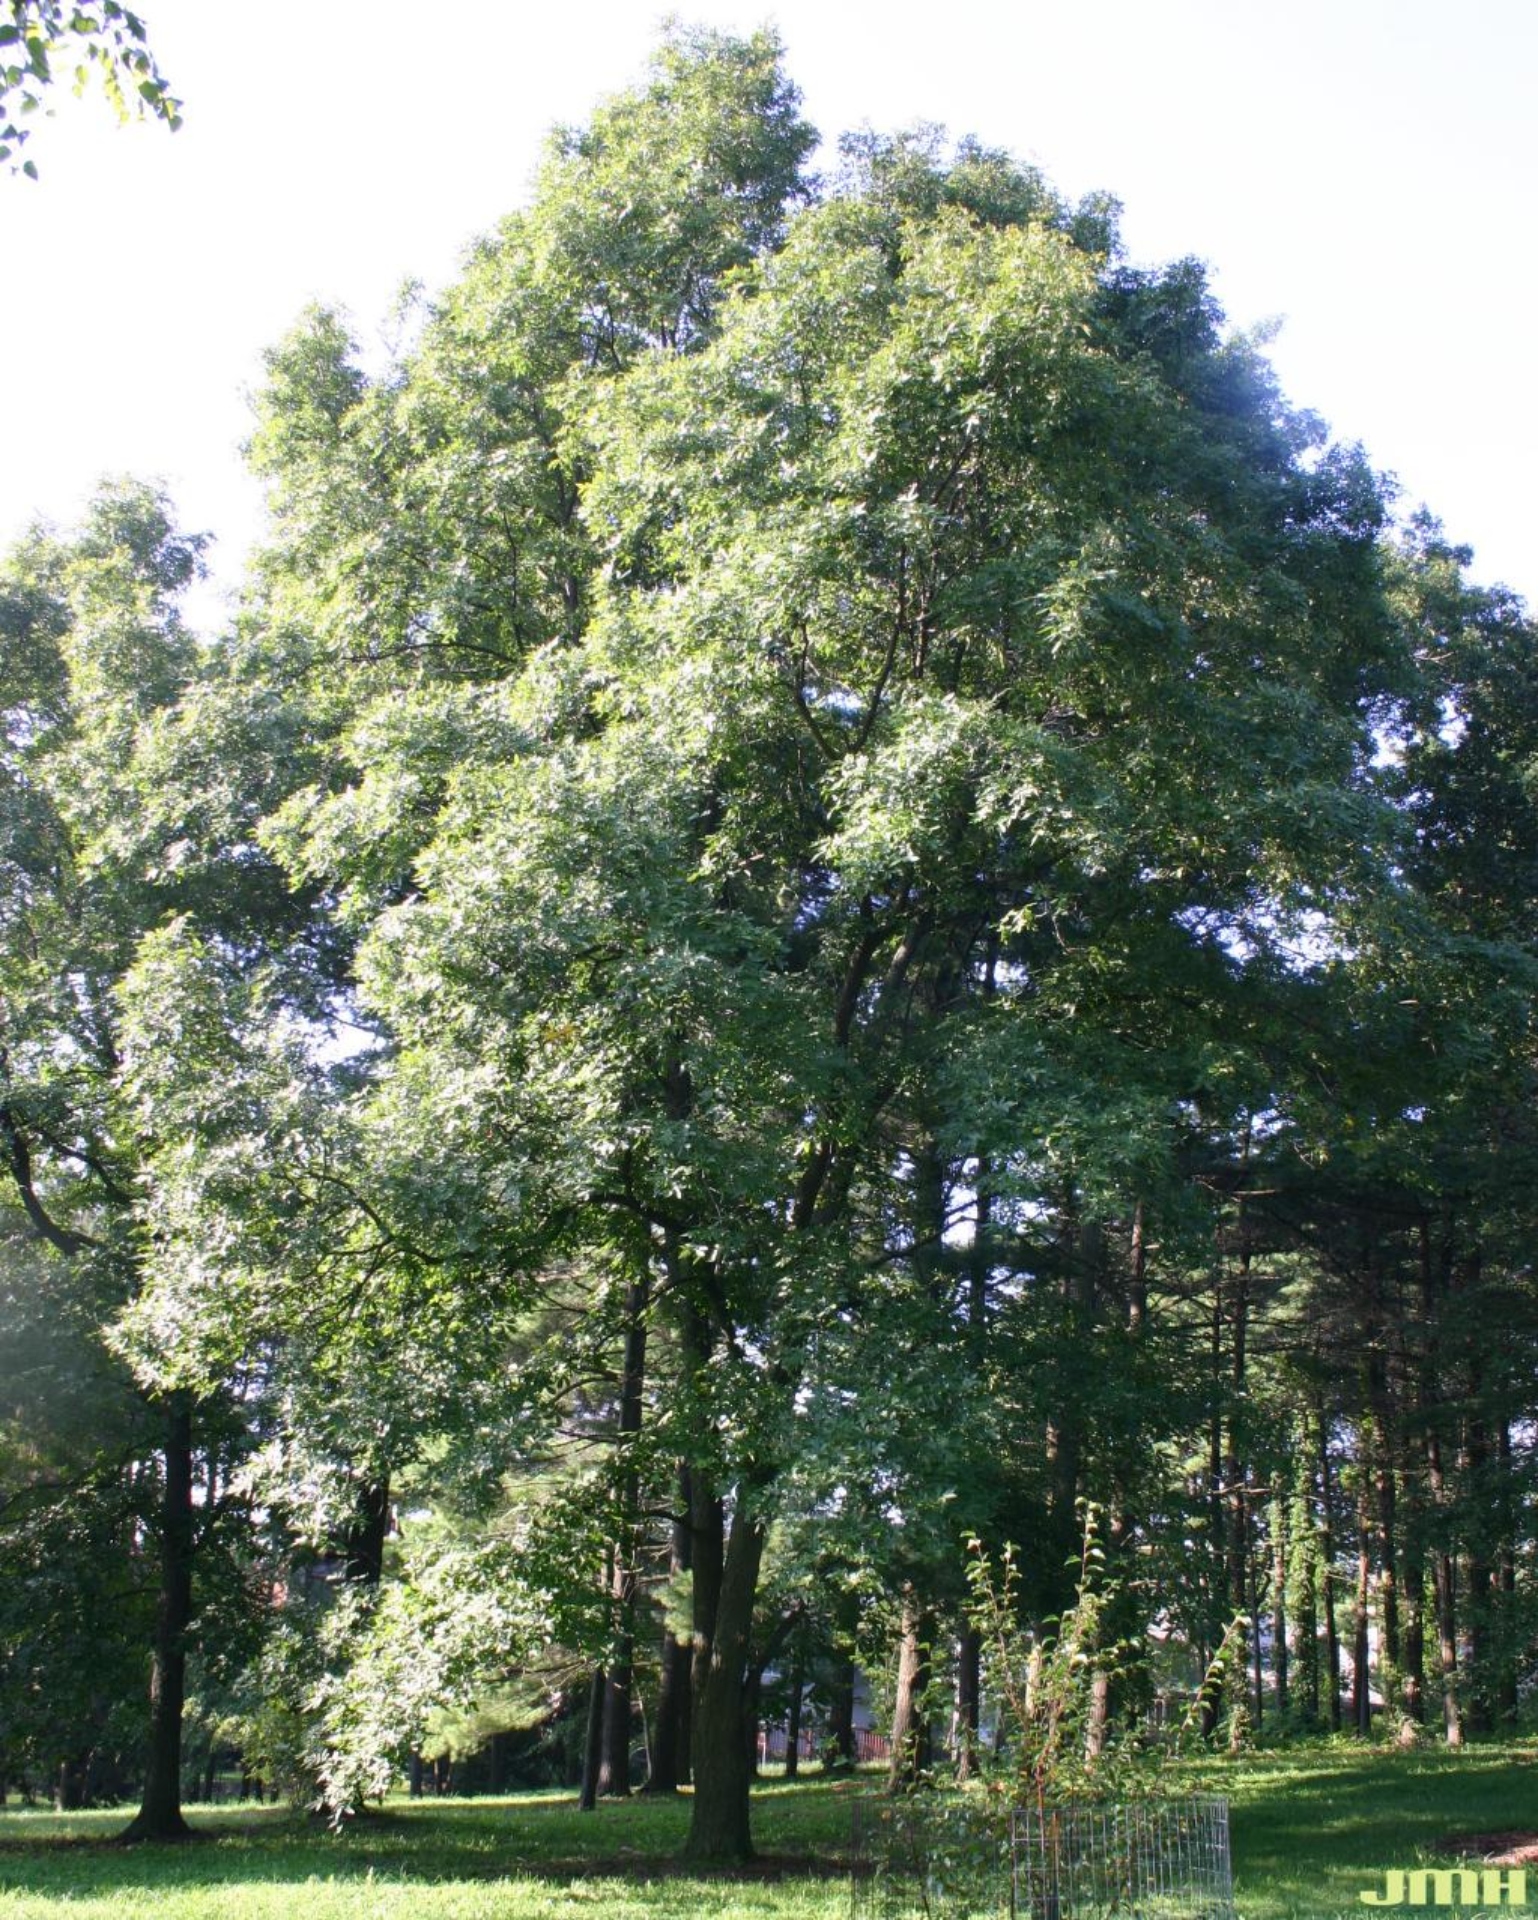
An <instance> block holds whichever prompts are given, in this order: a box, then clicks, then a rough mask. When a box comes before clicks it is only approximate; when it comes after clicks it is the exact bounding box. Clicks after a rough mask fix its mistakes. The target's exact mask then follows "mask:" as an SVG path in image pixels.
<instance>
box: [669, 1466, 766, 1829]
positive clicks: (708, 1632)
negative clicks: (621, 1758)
mask: <svg viewBox="0 0 1538 1920" xmlns="http://www.w3.org/2000/svg"><path fill="white" fill-rule="evenodd" d="M694 1477H695V1480H696V1482H699V1481H700V1480H701V1479H702V1477H703V1476H701V1475H700V1473H699V1472H698V1470H696V1473H695V1476H694ZM694 1510H695V1514H696V1520H697V1524H696V1527H695V1537H694V1544H695V1587H694V1598H695V1616H694V1617H695V1630H694V1674H693V1688H694V1728H693V1737H692V1749H693V1757H694V1799H693V1803H692V1807H691V1813H690V1820H689V1837H688V1839H687V1841H686V1842H685V1845H684V1853H685V1857H686V1858H688V1859H690V1860H694V1861H698V1862H701V1863H705V1862H711V1863H717V1862H719V1863H729V1862H737V1861H744V1860H750V1859H752V1857H753V1840H752V1834H751V1831H750V1825H749V1811H748V1791H749V1786H750V1778H749V1773H748V1746H747V1724H746V1721H747V1716H746V1713H745V1710H744V1698H743V1695H744V1689H745V1686H746V1682H747V1677H748V1641H749V1636H750V1634H751V1632H752V1628H753V1601H754V1597H755V1595H756V1594H757V1591H758V1572H759V1568H760V1566H761V1565H762V1563H763V1555H764V1538H765V1534H764V1528H763V1526H762V1525H761V1524H760V1523H759V1522H758V1521H757V1520H752V1519H749V1518H747V1517H746V1516H745V1515H743V1514H742V1513H738V1514H737V1515H736V1517H735V1518H734V1520H733V1522H732V1529H731V1538H730V1540H729V1541H726V1542H725V1543H723V1541H722V1531H723V1526H724V1520H723V1505H722V1502H721V1501H720V1500H719V1499H716V1498H713V1497H712V1495H711V1494H710V1492H709V1490H708V1489H707V1488H703V1487H701V1488H699V1490H698V1492H697V1494H696V1498H695V1501H694ZM712 1515H713V1516H714V1526H713V1529H712V1528H711V1526H710V1525H709V1524H708V1522H709V1521H710V1518H711V1516H712ZM701 1520H704V1521H706V1522H707V1525H706V1526H705V1527H704V1528H703V1529H702V1527H701V1526H700V1524H698V1522H699V1521H701ZM702 1531H703V1533H704V1537H703V1538H702ZM712 1564H714V1565H715V1566H718V1567H719V1568H720V1574H719V1577H718V1579H716V1580H714V1581H713V1580H712V1579H711V1578H710V1576H709V1569H710V1567H711V1566H712ZM702 1570H705V1578H703V1579H702V1578H701V1572H702ZM712 1587H714V1592H711V1588H712Z"/></svg>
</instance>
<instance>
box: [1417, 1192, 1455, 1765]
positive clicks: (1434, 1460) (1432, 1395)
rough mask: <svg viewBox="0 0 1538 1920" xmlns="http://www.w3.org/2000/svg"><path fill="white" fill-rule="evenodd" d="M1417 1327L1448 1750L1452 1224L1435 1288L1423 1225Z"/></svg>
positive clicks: (1451, 1691) (1451, 1709) (1447, 1223)
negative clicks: (1423, 1344) (1445, 1389)
mask: <svg viewBox="0 0 1538 1920" xmlns="http://www.w3.org/2000/svg"><path fill="white" fill-rule="evenodd" d="M1420 1241H1421V1262H1420V1265H1421V1276H1420V1278H1421V1323H1422V1325H1423V1326H1424V1327H1425V1328H1426V1329H1427V1333H1428V1344H1427V1349H1426V1354H1425V1358H1424V1361H1423V1364H1422V1368H1421V1378H1420V1412H1421V1418H1422V1420H1423V1421H1424V1423H1425V1435H1426V1437H1425V1449H1426V1482H1427V1485H1428V1487H1429V1488H1430V1491H1431V1507H1432V1511H1433V1513H1434V1514H1435V1515H1436V1519H1437V1536H1436V1544H1435V1546H1434V1548H1433V1551H1432V1555H1431V1587H1432V1601H1433V1605H1434V1608H1435V1612H1436V1623H1437V1652H1438V1656H1439V1661H1440V1665H1441V1678H1442V1725H1443V1728H1444V1729H1445V1732H1446V1736H1447V1744H1448V1745H1449V1746H1450V1747H1461V1746H1462V1745H1463V1707H1462V1703H1461V1701H1460V1699H1459V1693H1458V1682H1459V1676H1458V1613H1457V1605H1458V1602H1457V1581H1456V1575H1455V1563H1454V1560H1453V1555H1452V1552H1451V1549H1450V1547H1449V1544H1448V1539H1447V1526H1448V1512H1447V1508H1448V1495H1447V1481H1446V1476H1445V1474H1444V1473H1443V1470H1442V1436H1441V1427H1440V1420H1439V1404H1440V1396H1439V1394H1438V1392H1437V1384H1436V1368H1437V1360H1438V1348H1439V1344H1440V1343H1439V1340H1438V1338H1437V1333H1438V1327H1439V1320H1438V1314H1439V1295H1440V1293H1442V1292H1445V1290H1446V1285H1445V1281H1446V1277H1447V1275H1448V1273H1449V1271H1450V1268H1451V1263H1452V1252H1453V1249H1452V1221H1451V1219H1450V1218H1448V1219H1446V1220H1444V1222H1443V1233H1442V1248H1441V1258H1440V1265H1441V1267H1442V1270H1443V1277H1444V1284H1443V1286H1442V1287H1441V1288H1439V1287H1438V1285H1437V1266H1436V1264H1434V1263H1433V1261H1432V1257H1431V1227H1430V1222H1429V1221H1427V1220H1424V1219H1423V1220H1422V1221H1421V1229H1420Z"/></svg>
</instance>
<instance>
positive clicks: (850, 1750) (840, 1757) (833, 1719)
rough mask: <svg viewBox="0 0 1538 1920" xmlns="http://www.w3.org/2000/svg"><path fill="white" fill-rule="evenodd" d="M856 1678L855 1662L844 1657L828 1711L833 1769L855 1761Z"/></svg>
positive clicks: (829, 1746)
mask: <svg viewBox="0 0 1538 1920" xmlns="http://www.w3.org/2000/svg"><path fill="white" fill-rule="evenodd" d="M854 1681H855V1669H854V1662H853V1661H852V1660H844V1661H841V1662H840V1664H839V1674H838V1679H837V1681H836V1682H835V1684H834V1687H833V1701H832V1705H831V1708H830V1709H829V1713H828V1749H829V1751H828V1763H827V1764H828V1769H829V1770H836V1771H844V1770H847V1769H848V1768H850V1767H852V1766H853V1765H854V1763H855V1757H856V1756H855V1742H854Z"/></svg>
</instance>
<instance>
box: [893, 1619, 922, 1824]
mask: <svg viewBox="0 0 1538 1920" xmlns="http://www.w3.org/2000/svg"><path fill="white" fill-rule="evenodd" d="M899 1634H900V1637H899V1639H898V1643H897V1699H896V1703H895V1706H894V1708H893V1712H892V1751H891V1757H890V1759H889V1761H888V1763H887V1791H888V1792H889V1793H896V1792H897V1791H898V1790H899V1789H900V1788H903V1787H912V1786H916V1785H917V1784H918V1782H919V1779H920V1778H921V1777H922V1775H923V1774H924V1773H925V1772H926V1771H927V1769H928V1767H929V1758H930V1755H929V1722H928V1717H927V1715H926V1714H925V1711H924V1695H925V1693H926V1692H927V1691H928V1688H929V1651H930V1650H929V1639H930V1635H929V1630H928V1622H927V1620H926V1619H925V1617H924V1615H923V1613H922V1611H921V1610H920V1607H919V1603H918V1599H917V1596H916V1595H915V1594H914V1592H913V1589H912V1588H911V1587H909V1588H908V1589H907V1590H906V1591H905V1592H904V1594H903V1602H902V1621H901V1626H900V1629H899Z"/></svg>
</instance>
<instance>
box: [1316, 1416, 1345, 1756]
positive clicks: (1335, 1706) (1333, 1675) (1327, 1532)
mask: <svg viewBox="0 0 1538 1920" xmlns="http://www.w3.org/2000/svg"><path fill="white" fill-rule="evenodd" d="M1318 1441H1319V1577H1320V1587H1321V1592H1322V1595H1323V1599H1324V1645H1325V1669H1326V1673H1327V1675H1328V1683H1329V1693H1330V1699H1329V1721H1330V1731H1331V1732H1332V1733H1339V1732H1340V1628H1339V1624H1338V1623H1337V1621H1336V1618H1335V1491H1334V1484H1333V1478H1332V1475H1331V1473H1330V1430H1329V1426H1328V1423H1327V1422H1326V1420H1325V1417H1324V1408H1323V1406H1321V1407H1320V1408H1319V1428H1318Z"/></svg>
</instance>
